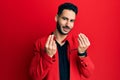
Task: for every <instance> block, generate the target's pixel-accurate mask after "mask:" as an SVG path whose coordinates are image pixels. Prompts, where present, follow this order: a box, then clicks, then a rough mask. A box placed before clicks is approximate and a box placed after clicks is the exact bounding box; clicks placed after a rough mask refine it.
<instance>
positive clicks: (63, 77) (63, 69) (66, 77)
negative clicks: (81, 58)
mask: <svg viewBox="0 0 120 80" xmlns="http://www.w3.org/2000/svg"><path fill="white" fill-rule="evenodd" d="M56 44H57V49H58V54H59V55H58V56H59V73H60V80H70V65H69V62H68V58H67V44H68V42H67V41H66V42H65V44H64V45H62V46H61V45H59V43H58V42H57V41H56Z"/></svg>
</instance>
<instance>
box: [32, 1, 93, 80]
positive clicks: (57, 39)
mask: <svg viewBox="0 0 120 80" xmlns="http://www.w3.org/2000/svg"><path fill="white" fill-rule="evenodd" d="M77 13H78V9H77V7H76V6H75V5H73V4H71V3H64V4H62V5H60V6H59V8H58V13H57V15H56V16H55V21H56V29H55V31H54V32H53V33H52V34H50V35H48V36H46V37H43V38H41V39H39V40H37V42H36V44H35V49H34V52H35V56H34V58H33V60H32V64H31V68H30V73H31V76H32V77H33V79H34V80H85V79H87V78H89V76H90V75H91V74H92V73H93V70H94V65H93V63H92V62H91V60H90V58H89V56H88V54H87V52H86V50H87V48H88V47H89V46H90V42H89V40H88V38H87V37H86V36H85V35H84V34H82V33H80V34H78V36H77V37H76V36H74V35H70V34H69V33H70V31H71V30H72V29H73V26H74V21H75V19H76V15H77Z"/></svg>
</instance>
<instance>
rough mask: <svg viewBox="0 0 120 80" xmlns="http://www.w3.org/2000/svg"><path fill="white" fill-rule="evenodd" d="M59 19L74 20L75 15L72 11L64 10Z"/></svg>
mask: <svg viewBox="0 0 120 80" xmlns="http://www.w3.org/2000/svg"><path fill="white" fill-rule="evenodd" d="M60 16H61V17H67V18H69V19H75V17H76V14H75V12H74V11H72V10H68V9H64V10H63V11H62V13H61V15H60Z"/></svg>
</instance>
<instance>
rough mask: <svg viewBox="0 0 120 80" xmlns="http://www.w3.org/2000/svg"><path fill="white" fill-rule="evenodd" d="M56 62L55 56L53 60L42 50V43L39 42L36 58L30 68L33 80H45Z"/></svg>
mask: <svg viewBox="0 0 120 80" xmlns="http://www.w3.org/2000/svg"><path fill="white" fill-rule="evenodd" d="M54 61H55V55H54V56H53V58H51V57H49V56H48V55H47V53H45V51H44V49H43V48H42V46H41V41H40V40H38V41H37V42H36V43H35V46H34V57H33V59H32V62H31V66H30V75H31V77H32V78H33V80H42V79H44V78H45V77H46V75H47V73H48V71H49V69H50V68H51V65H52V64H53V63H54Z"/></svg>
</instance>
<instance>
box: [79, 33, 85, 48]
mask: <svg viewBox="0 0 120 80" xmlns="http://www.w3.org/2000/svg"><path fill="white" fill-rule="evenodd" d="M79 40H80V42H81V47H85V44H84V41H83V39H82V37H81V34H80V35H79Z"/></svg>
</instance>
